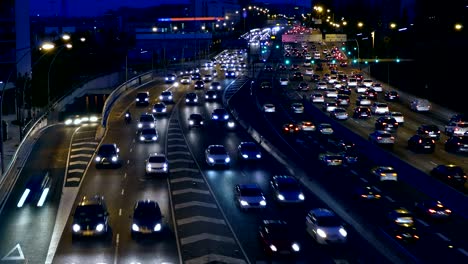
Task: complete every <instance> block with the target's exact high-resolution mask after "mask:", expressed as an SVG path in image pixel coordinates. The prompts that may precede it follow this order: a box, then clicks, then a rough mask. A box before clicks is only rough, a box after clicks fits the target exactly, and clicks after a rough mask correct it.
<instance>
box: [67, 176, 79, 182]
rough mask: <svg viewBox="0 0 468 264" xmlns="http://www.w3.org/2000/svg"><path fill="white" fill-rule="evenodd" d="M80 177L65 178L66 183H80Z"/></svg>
mask: <svg viewBox="0 0 468 264" xmlns="http://www.w3.org/2000/svg"><path fill="white" fill-rule="evenodd" d="M80 181H81V178H80V177H73V178H67V182H80Z"/></svg>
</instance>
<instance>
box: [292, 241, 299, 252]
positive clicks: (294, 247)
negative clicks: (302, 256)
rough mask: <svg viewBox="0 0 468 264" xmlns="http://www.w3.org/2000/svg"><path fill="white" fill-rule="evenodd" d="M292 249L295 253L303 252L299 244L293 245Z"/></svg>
mask: <svg viewBox="0 0 468 264" xmlns="http://www.w3.org/2000/svg"><path fill="white" fill-rule="evenodd" d="M291 248H292V249H293V250H294V251H295V252H298V251H299V250H301V247H300V246H299V244H298V243H293V244H292V245H291Z"/></svg>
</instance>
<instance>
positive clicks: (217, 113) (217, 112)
mask: <svg viewBox="0 0 468 264" xmlns="http://www.w3.org/2000/svg"><path fill="white" fill-rule="evenodd" d="M228 119H229V113H228V111H227V110H226V109H224V108H216V109H214V110H213V112H212V113H211V120H214V121H227V120H228Z"/></svg>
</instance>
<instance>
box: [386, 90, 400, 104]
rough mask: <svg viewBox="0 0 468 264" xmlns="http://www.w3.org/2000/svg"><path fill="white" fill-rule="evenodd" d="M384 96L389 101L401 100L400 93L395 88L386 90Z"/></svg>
mask: <svg viewBox="0 0 468 264" xmlns="http://www.w3.org/2000/svg"><path fill="white" fill-rule="evenodd" d="M384 98H385V100H387V101H398V100H400V94H399V93H398V92H397V91H395V90H391V91H386V92H385V94H384Z"/></svg>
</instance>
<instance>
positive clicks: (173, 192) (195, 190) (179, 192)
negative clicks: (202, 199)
mask: <svg viewBox="0 0 468 264" xmlns="http://www.w3.org/2000/svg"><path fill="white" fill-rule="evenodd" d="M185 193H200V194H206V195H210V192H209V191H205V190H197V189H193V188H187V189H182V190H177V191H172V195H178V194H185Z"/></svg>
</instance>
